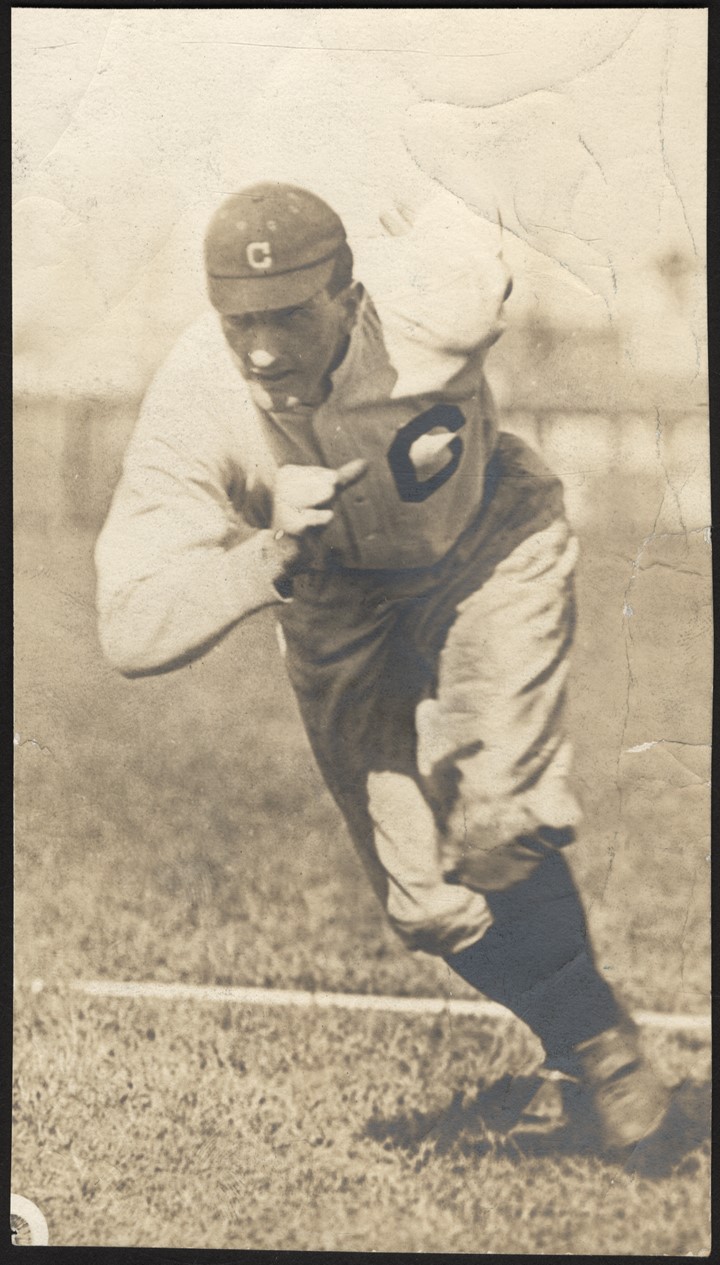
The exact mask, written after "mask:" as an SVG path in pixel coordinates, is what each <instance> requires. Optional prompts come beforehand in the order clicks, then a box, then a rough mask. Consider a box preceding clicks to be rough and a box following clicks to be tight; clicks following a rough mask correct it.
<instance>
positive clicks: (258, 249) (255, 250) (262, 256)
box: [245, 242, 273, 272]
mask: <svg viewBox="0 0 720 1265" xmlns="http://www.w3.org/2000/svg"><path fill="white" fill-rule="evenodd" d="M245 254H246V255H247V261H248V263H249V264H250V267H251V268H257V269H258V270H259V271H261V272H264V271H265V270H266V269H267V268H272V264H273V260H272V255H271V254H270V243H269V242H250V245H249V246H246V248H245Z"/></svg>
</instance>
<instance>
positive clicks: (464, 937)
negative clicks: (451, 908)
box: [388, 909, 490, 957]
mask: <svg viewBox="0 0 720 1265" xmlns="http://www.w3.org/2000/svg"><path fill="white" fill-rule="evenodd" d="M388 917H389V920H390V925H391V926H392V928H393V930H394V931H395V933H396V935H398V936H399V937H400V939H401V940H402V942H403V944H404V945H405V948H406V949H410V951H411V952H413V953H431V954H432V955H433V956H434V957H446V956H447V955H448V953H455V952H457V950H458V948H459V947H460V946H461V945H464V944H467V943H469V942H470V941H475V940H477V939H479V938H480V936H481V935H483V933H484V932H485V930H486V929H487V925H489V922H490V918H489V916H487V914H486V911H485V910H484V909H480V910H478V911H474V912H473V916H472V917H469V918H468V917H464V918H462V919H460V918H454V917H451V916H448V915H447V914H444V913H441V912H436V911H432V910H421V909H418V910H416V911H414V912H413V914H412V915H411V916H407V915H405V916H403V917H400V916H398V915H397V914H393V913H388Z"/></svg>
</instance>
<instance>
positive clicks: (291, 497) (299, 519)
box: [271, 458, 368, 561]
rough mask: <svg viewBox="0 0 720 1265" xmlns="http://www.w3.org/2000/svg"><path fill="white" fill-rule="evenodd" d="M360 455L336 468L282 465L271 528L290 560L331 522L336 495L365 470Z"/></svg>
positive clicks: (276, 485)
mask: <svg viewBox="0 0 720 1265" xmlns="http://www.w3.org/2000/svg"><path fill="white" fill-rule="evenodd" d="M367 468H368V463H367V461H364V460H363V459H362V458H357V459H356V460H355V461H348V462H347V463H346V464H345V465H344V466H341V467H340V468H339V469H338V470H328V469H326V468H325V467H324V466H292V465H288V466H281V467H280V469H279V470H278V472H277V475H276V477H275V486H274V488H273V517H272V523H271V531H272V532H273V535H274V538H275V540H276V541H277V543H278V545H279V546H280V547H281V549H282V550H283V552H284V553H285V554H286V555H287V557H288V561H293V560H294V558H297V557H298V556H299V555H300V553H301V552H302V546H303V543H304V542H306V541H308V540H309V539H311V538H312V536H313V535H314V534H316V533H317V532H318V531H319V530H322V529H324V528H326V527H327V526H328V524H329V523H331V522H332V519H333V514H334V510H333V505H334V503H335V501H336V500H337V498H338V496H340V494H341V493H342V492H344V491H345V490H346V488H350V487H352V486H353V484H355V483H357V482H358V481H359V480H360V479H362V478H363V477H364V475H365V474H366V472H367Z"/></svg>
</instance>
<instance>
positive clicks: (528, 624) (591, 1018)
mask: <svg viewBox="0 0 720 1265" xmlns="http://www.w3.org/2000/svg"><path fill="white" fill-rule="evenodd" d="M574 560H575V548H574V542H573V541H572V538H571V536H570V533H569V532H568V529H567V527H566V525H565V523H564V521H563V520H562V519H561V518H558V519H556V520H555V521H554V522H552V523H551V524H550V525H549V526H547V527H545V528H543V529H542V530H540V531H539V532H536V533H534V534H532V535H530V536H528V537H527V538H526V539H525V540H524V541H522V542H521V543H520V544H519V545H518V546H517V547H516V548H515V549H513V551H512V552H511V553H510V554H509V555H508V556H507V557H506V558H505V559H503V560H501V561H500V562H499V563H498V565H497V566H496V567H495V568H494V570H493V571H492V574H491V575H490V576H487V575H485V574H483V572H482V567H480V568H479V569H478V570H477V571H476V572H475V582H476V584H477V576H478V575H480V576H481V579H482V582H481V583H479V584H477V587H475V589H474V591H473V590H472V587H471V586H470V589H469V591H467V592H466V594H465V596H461V597H460V600H459V601H458V602H457V603H456V607H455V615H454V620H453V622H452V624H451V626H450V628H449V630H448V631H447V632H446V635H445V640H444V642H443V645H442V649H441V651H440V654H439V660H438V677H437V688H436V697H435V698H434V699H432V700H429V701H428V702H426V703H424V704H423V705H422V708H421V718H420V720H419V729H420V736H421V744H420V745H421V751H420V763H421V766H422V767H423V768H424V769H425V771H426V773H427V775H428V788H429V794H430V795H431V797H432V798H433V799H434V802H435V805H436V811H437V815H438V821H439V824H440V838H441V845H442V850H443V853H444V868H445V872H446V874H447V876H448V879H449V881H451V882H460V883H462V884H463V885H466V886H469V887H471V888H472V889H473V890H478V891H480V892H482V893H483V895H484V896H485V898H486V900H487V902H488V906H489V908H490V910H491V913H492V916H493V926H492V927H491V928H490V929H489V930H488V931H487V932H486V933H485V934H484V935H483V936H482V937H481V938H479V940H478V942H477V943H476V944H475V945H472V946H469V947H465V948H464V949H463V950H462V951H461V952H459V953H455V954H449V955H445V956H446V960H447V962H448V964H449V965H450V966H451V967H452V968H453V969H454V970H456V971H457V972H458V973H459V974H460V975H462V977H463V978H464V979H466V980H468V981H469V982H470V983H471V984H473V985H474V986H475V987H477V988H479V989H480V990H481V991H482V992H484V993H486V994H487V995H489V996H490V997H493V998H494V999H496V1000H498V1001H500V1002H502V1003H503V1004H504V1005H506V1006H508V1007H509V1008H510V1009H511V1010H513V1011H514V1012H515V1013H516V1014H517V1015H518V1016H519V1017H520V1018H522V1019H523V1020H524V1021H525V1022H526V1023H528V1024H529V1026H530V1027H531V1028H532V1029H533V1031H535V1032H536V1033H537V1035H538V1036H539V1037H540V1039H541V1041H542V1042H543V1045H544V1047H545V1049H546V1051H547V1054H548V1060H549V1061H551V1062H553V1063H554V1064H555V1065H557V1066H565V1067H566V1068H569V1069H572V1070H573V1071H575V1072H579V1073H580V1074H581V1075H582V1076H583V1077H584V1079H585V1080H586V1081H588V1082H590V1083H592V1085H593V1087H594V1101H595V1102H596V1105H597V1106H598V1107H599V1109H600V1112H601V1116H602V1125H603V1130H604V1135H605V1140H606V1142H607V1143H608V1144H620V1143H621V1142H622V1143H624V1142H626V1141H635V1140H637V1139H638V1138H639V1137H642V1136H644V1135H645V1134H646V1133H647V1132H648V1131H649V1130H651V1129H652V1128H653V1126H654V1124H655V1123H656V1121H657V1118H658V1116H662V1114H663V1112H664V1108H665V1105H666V1101H667V1093H666V1091H665V1090H664V1088H663V1087H662V1086H661V1085H660V1084H659V1083H658V1081H657V1079H656V1078H655V1077H654V1075H653V1073H652V1072H651V1070H650V1069H649V1067H648V1066H647V1063H646V1062H645V1061H644V1060H643V1058H642V1055H641V1053H640V1049H639V1045H638V1040H637V1033H636V1031H635V1029H634V1026H633V1025H632V1024H631V1022H630V1020H629V1018H628V1016H627V1015H626V1014H625V1012H624V1011H623V1009H622V1007H621V1006H620V1004H619V1003H618V1001H617V1000H616V998H615V997H614V995H613V993H612V990H611V989H610V988H609V986H608V985H607V982H606V981H605V980H604V979H603V978H602V976H601V975H600V973H599V972H598V970H597V967H596V965H595V962H594V959H593V954H592V950H591V947H590V942H589V936H588V929H587V925H586V921H585V916H584V912H583V909H582V904H581V901H580V898H579V895H578V892H577V889H576V887H575V884H574V882H573V879H572V875H571V873H570V870H569V867H568V864H567V861H566V857H565V855H564V853H563V848H564V847H566V846H567V845H568V844H569V843H570V842H571V841H572V839H573V837H574V830H575V827H576V826H577V824H578V822H579V818H580V813H579V808H578V805H577V803H576V801H575V799H574V797H573V795H572V793H571V791H570V789H569V786H568V780H567V779H568V772H569V767H568V766H569V747H568V743H567V739H566V735H565V731H564V703H565V690H566V683H567V671H568V653H569V649H570V646H571V643H572V633H573V624H574V602H573V592H572V571H573V564H574ZM473 570H474V562H473V558H472V557H471V556H468V558H467V559H466V565H465V568H464V576H463V577H461V578H463V579H464V578H465V577H469V579H470V580H472V577H473ZM466 589H467V584H466Z"/></svg>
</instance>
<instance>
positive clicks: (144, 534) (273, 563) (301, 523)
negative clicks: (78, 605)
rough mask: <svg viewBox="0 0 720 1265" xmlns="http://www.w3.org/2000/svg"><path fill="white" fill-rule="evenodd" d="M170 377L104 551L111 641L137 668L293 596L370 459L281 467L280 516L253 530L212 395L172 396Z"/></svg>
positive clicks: (191, 651) (100, 566) (150, 405)
mask: <svg viewBox="0 0 720 1265" xmlns="http://www.w3.org/2000/svg"><path fill="white" fill-rule="evenodd" d="M162 388H163V378H162V376H161V380H160V384H159V385H156V386H155V387H154V388H151V392H150V393H149V397H148V399H147V400H146V402H145V405H144V407H143V410H142V412H141V416H140V420H139V423H138V427H137V430H136V433H135V435H134V436H133V439H132V441H131V444H130V447H129V449H128V452H127V455H126V459H125V465H124V470H123V476H122V478H121V480H120V483H119V485H118V488H117V490H116V493H115V497H114V499H113V503H112V506H111V509H110V513H109V516H108V519H107V522H106V524H105V526H104V528H103V531H102V532H101V534H100V537H99V539H98V542H97V546H96V550H95V560H96V567H97V581H98V582H97V608H98V616H99V632H100V641H101V644H102V646H103V650H104V652H105V654H106V656H107V658H108V659H109V660H110V662H111V663H113V664H114V666H115V667H117V668H118V669H119V670H120V671H121V672H123V673H125V674H126V675H136V674H141V673H151V672H159V671H164V670H167V669H170V668H173V667H177V666H180V665H181V664H182V663H183V662H186V661H187V660H188V659H190V658H193V657H195V656H197V655H198V654H201V653H202V652H203V651H204V650H206V649H207V648H208V647H209V646H210V645H211V644H212V643H213V642H214V641H216V640H217V639H218V638H219V637H222V636H223V635H224V634H225V633H227V632H228V631H229V630H230V629H231V628H232V627H233V626H234V625H235V624H237V623H238V622H239V621H240V620H242V619H244V618H246V617H247V616H249V615H251V614H253V612H255V611H258V610H261V609H263V608H264V607H267V606H272V605H275V604H277V603H280V602H281V601H283V600H287V599H288V597H289V594H290V591H291V582H292V576H293V574H295V573H296V572H297V571H298V570H301V569H302V567H303V565H304V561H305V554H306V548H307V542H308V540H309V538H310V537H311V536H312V535H314V534H317V532H319V531H322V529H323V527H324V526H326V525H327V523H329V522H330V520H331V519H332V515H333V509H332V506H333V503H334V500H335V498H336V497H337V496H338V495H340V493H341V492H342V491H343V490H344V488H346V487H348V486H350V485H351V484H352V483H354V482H356V481H357V479H358V478H359V477H361V476H362V474H364V471H365V463H364V462H351V463H349V464H348V466H346V467H344V468H343V469H342V470H340V471H333V470H325V469H321V468H315V467H298V466H284V467H282V468H280V469H279V470H278V471H277V472H276V486H275V488H274V492H273V517H272V522H271V525H270V527H269V528H268V529H266V530H260V531H256V532H255V533H254V534H253V535H252V536H250V537H249V538H247V537H246V538H244V539H242V538H241V527H240V524H239V522H238V518H237V514H236V511H235V510H234V508H233V506H232V504H231V500H230V496H229V484H230V482H231V477H232V476H231V473H230V471H229V470H228V469H226V466H225V462H226V454H225V447H224V441H223V436H222V433H221V432H220V431H219V430H218V423H217V414H216V411H215V410H214V409H213V405H212V401H207V400H205V401H203V399H202V398H201V395H200V393H199V392H198V391H197V387H195V389H193V388H192V387H191V388H190V390H189V392H188V393H186V394H182V393H181V395H180V399H179V401H178V402H177V403H173V399H174V396H175V395H176V393H174V392H173V393H169V392H167V391H166V390H165V391H164V390H163V389H162ZM234 473H235V475H236V473H237V472H236V471H235V472H234Z"/></svg>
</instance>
